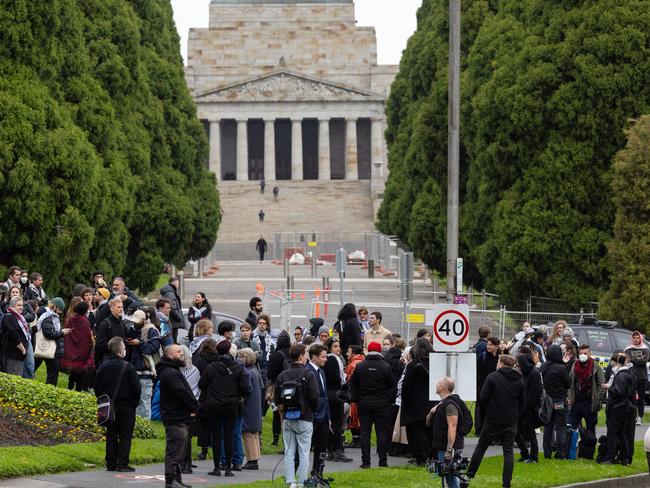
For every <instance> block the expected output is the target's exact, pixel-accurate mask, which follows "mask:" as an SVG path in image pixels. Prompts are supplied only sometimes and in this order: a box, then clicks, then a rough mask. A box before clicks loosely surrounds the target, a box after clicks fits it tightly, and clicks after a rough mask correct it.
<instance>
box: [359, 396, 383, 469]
mask: <svg viewBox="0 0 650 488" xmlns="http://www.w3.org/2000/svg"><path fill="white" fill-rule="evenodd" d="M359 422H360V423H361V462H362V463H363V464H366V465H369V464H370V434H371V433H372V425H373V424H374V425H375V432H376V433H377V454H379V462H380V463H385V462H386V461H387V457H388V439H389V437H388V431H389V429H388V424H389V423H390V406H389V405H386V406H384V407H375V408H367V407H363V408H362V407H361V406H359Z"/></svg>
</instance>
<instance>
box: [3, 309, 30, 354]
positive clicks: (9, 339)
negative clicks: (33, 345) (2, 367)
mask: <svg viewBox="0 0 650 488" xmlns="http://www.w3.org/2000/svg"><path fill="white" fill-rule="evenodd" d="M0 328H1V329H2V334H0V339H1V341H2V343H1V349H0V360H2V363H3V364H4V361H5V360H6V359H13V360H15V361H24V360H25V357H26V355H25V354H23V353H21V352H20V350H19V349H18V344H22V345H23V346H24V347H25V351H27V349H29V342H28V339H27V336H25V333H24V332H23V331H22V330H21V325H20V323H19V322H18V320H17V319H16V317H14V316H13V315H11V313H7V314H6V315H5V316H4V317H3V318H2V326H1V327H0Z"/></svg>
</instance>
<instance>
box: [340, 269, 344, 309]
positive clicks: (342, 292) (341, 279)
mask: <svg viewBox="0 0 650 488" xmlns="http://www.w3.org/2000/svg"><path fill="white" fill-rule="evenodd" d="M344 276H345V273H339V286H340V287H341V288H340V290H341V293H340V294H341V307H343V304H344V303H345V297H344V291H343V277H344Z"/></svg>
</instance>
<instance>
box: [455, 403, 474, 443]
mask: <svg viewBox="0 0 650 488" xmlns="http://www.w3.org/2000/svg"><path fill="white" fill-rule="evenodd" d="M449 400H450V401H451V402H453V404H454V405H456V408H458V411H459V413H460V418H459V419H458V426H457V431H458V433H459V434H460V435H462V436H463V437H467V435H469V433H470V432H471V431H472V426H473V425H474V419H472V412H470V411H469V408H467V405H466V404H465V402H464V401H463V400H460V399H458V400H456V399H455V398H449Z"/></svg>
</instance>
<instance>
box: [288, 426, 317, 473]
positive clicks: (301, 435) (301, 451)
mask: <svg viewBox="0 0 650 488" xmlns="http://www.w3.org/2000/svg"><path fill="white" fill-rule="evenodd" d="M313 430H314V424H312V423H311V422H307V421H306V420H287V419H285V421H284V422H283V423H282V439H283V441H284V477H285V480H286V482H287V483H288V484H291V483H296V475H297V478H298V480H297V482H298V483H300V484H302V483H304V482H305V481H306V480H307V473H308V471H309V449H310V448H311V434H312V432H313ZM296 447H297V448H298V461H299V464H298V473H296V470H295V465H294V463H295V457H296Z"/></svg>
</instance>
